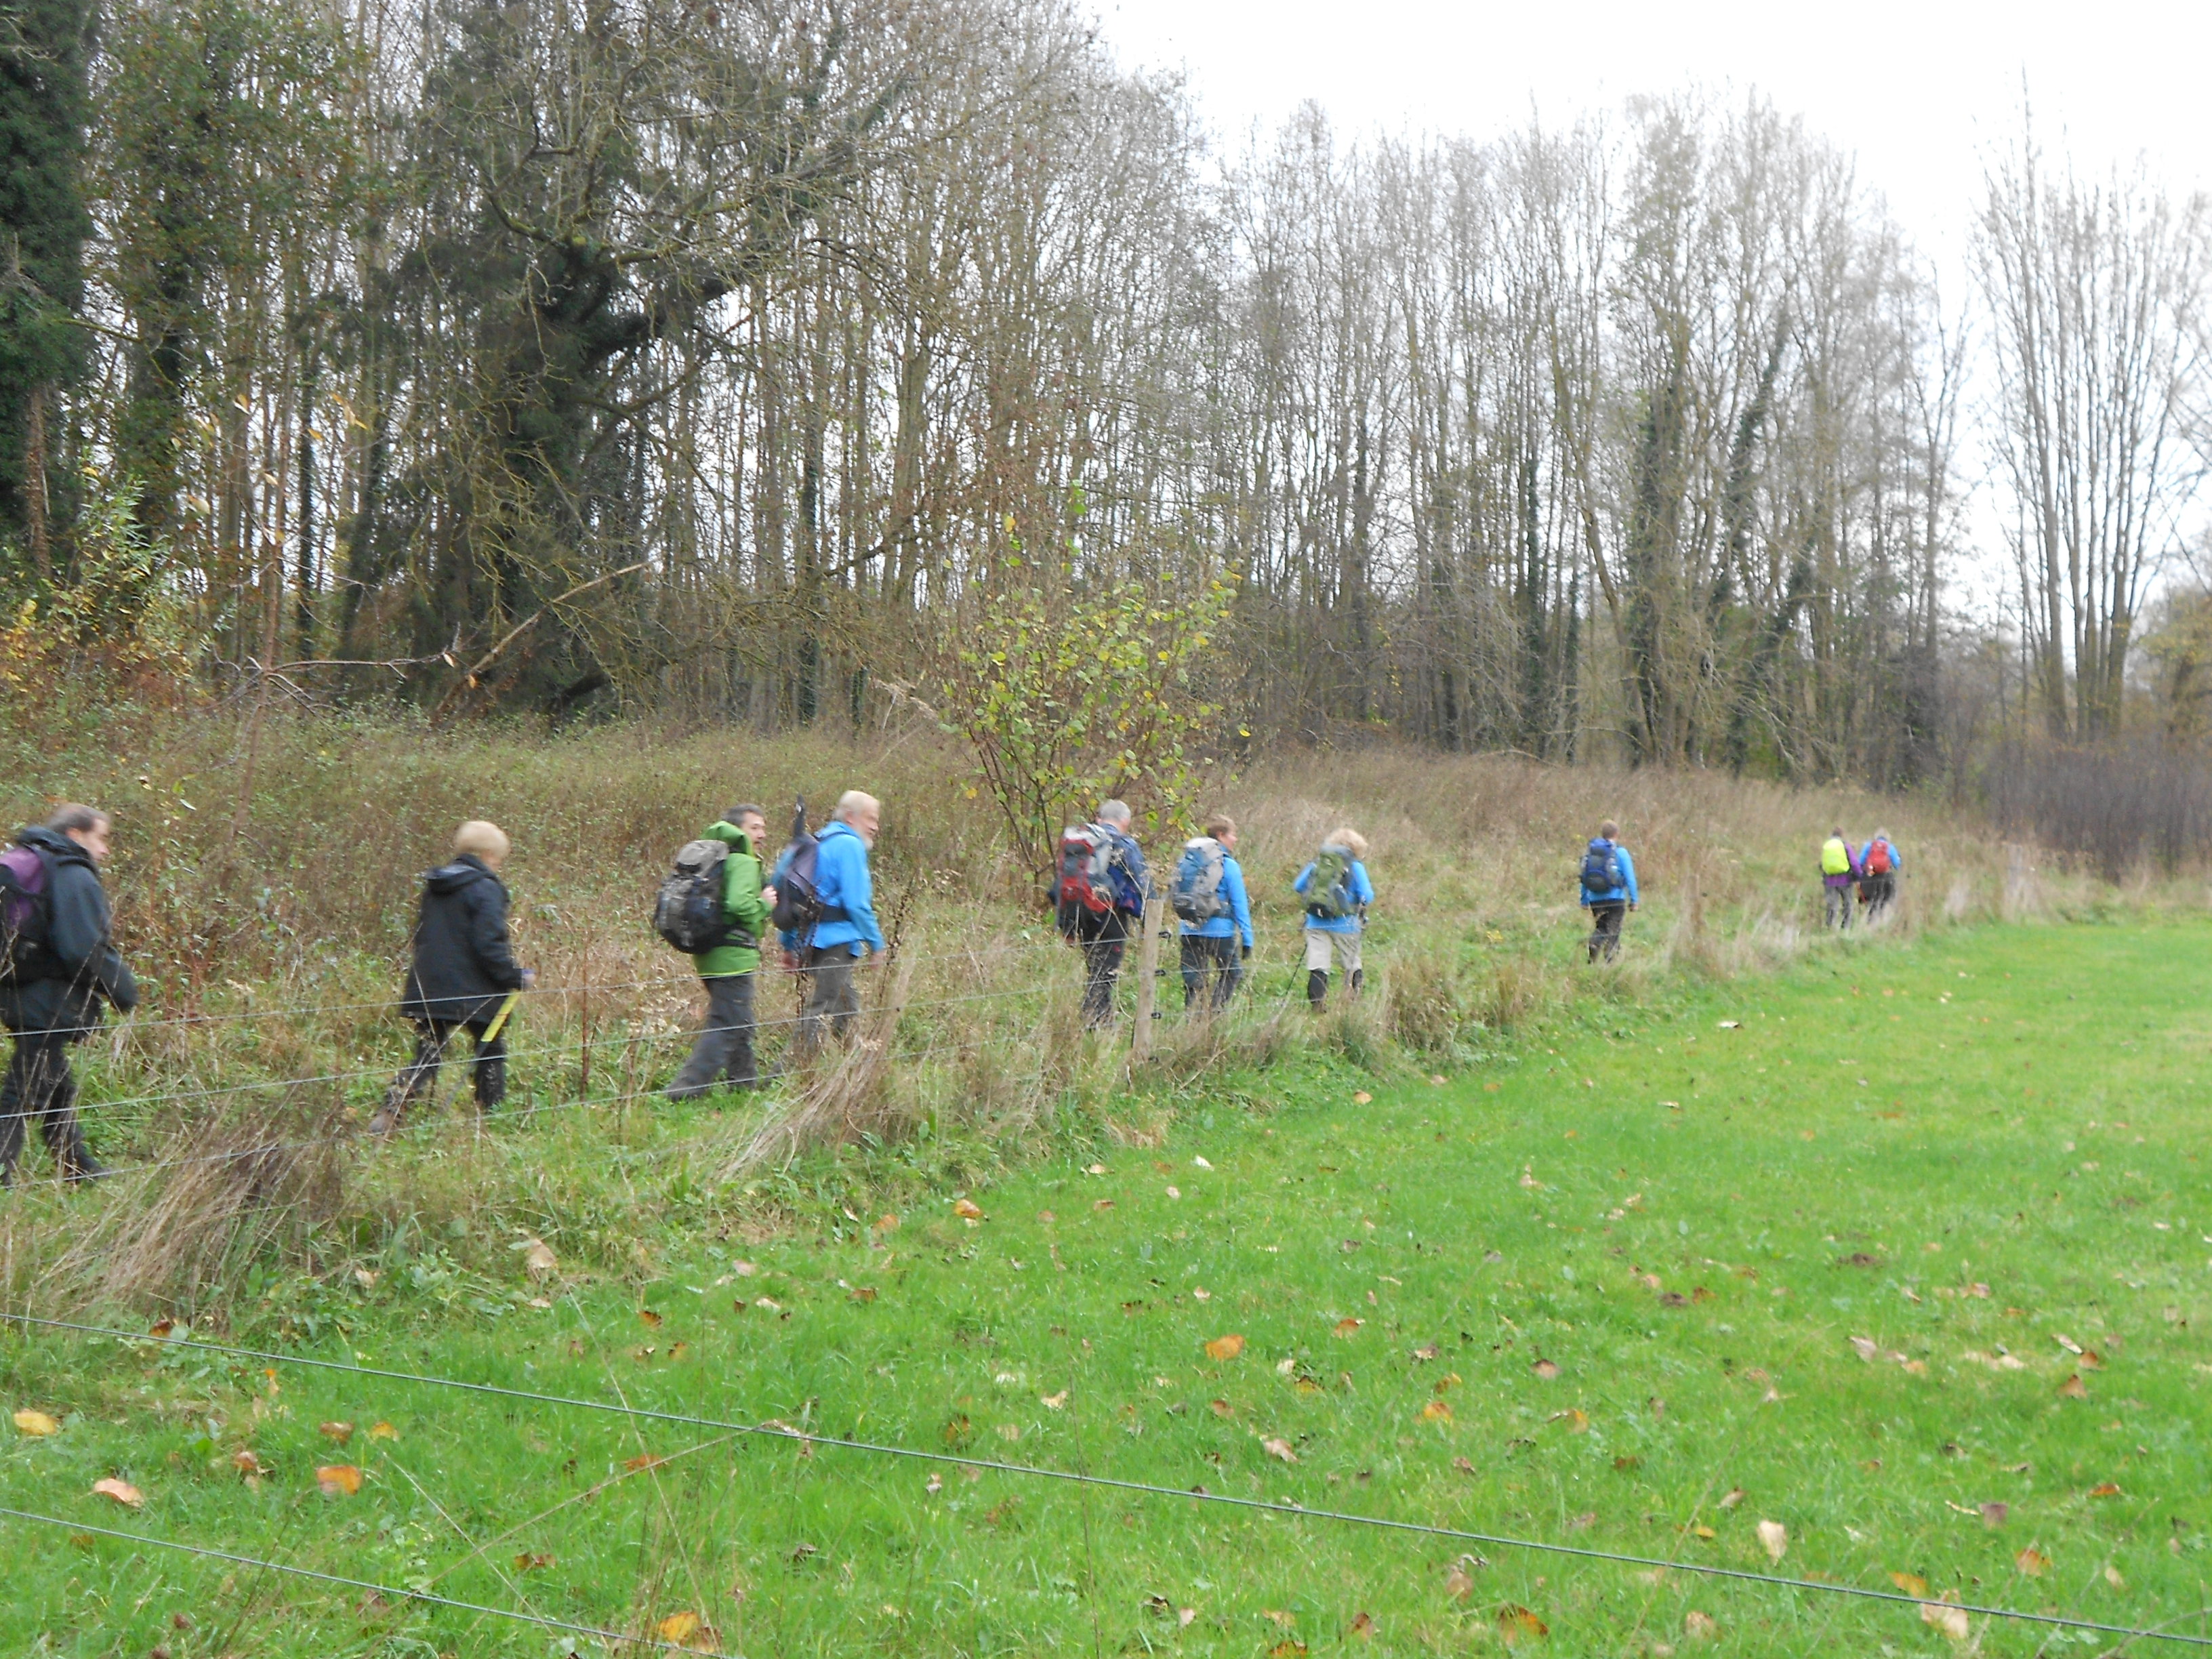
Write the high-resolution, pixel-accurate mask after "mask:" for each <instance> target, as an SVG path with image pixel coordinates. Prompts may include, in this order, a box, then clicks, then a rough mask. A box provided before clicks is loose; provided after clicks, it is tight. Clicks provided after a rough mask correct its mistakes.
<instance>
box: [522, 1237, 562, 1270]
mask: <svg viewBox="0 0 2212 1659" xmlns="http://www.w3.org/2000/svg"><path fill="white" fill-rule="evenodd" d="M522 1270H523V1271H524V1272H525V1273H528V1274H529V1275H530V1276H531V1277H532V1279H550V1278H551V1277H552V1276H553V1275H554V1274H555V1273H558V1272H559V1271H560V1270H561V1261H560V1258H559V1257H557V1256H556V1255H554V1254H553V1252H552V1251H551V1250H550V1249H547V1248H546V1247H545V1242H544V1240H543V1239H538V1238H532V1239H526V1240H525V1241H524V1243H523V1246H522Z"/></svg>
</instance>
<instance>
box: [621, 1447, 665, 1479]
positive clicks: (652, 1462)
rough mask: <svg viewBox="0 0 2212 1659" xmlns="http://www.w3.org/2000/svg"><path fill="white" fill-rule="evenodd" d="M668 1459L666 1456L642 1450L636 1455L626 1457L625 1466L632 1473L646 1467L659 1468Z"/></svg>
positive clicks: (637, 1472)
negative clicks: (657, 1455)
mask: <svg viewBox="0 0 2212 1659" xmlns="http://www.w3.org/2000/svg"><path fill="white" fill-rule="evenodd" d="M667 1461H668V1460H667V1459H666V1458H665V1457H656V1456H654V1455H653V1454H652V1453H651V1452H640V1453H639V1454H638V1455H636V1456H635V1457H630V1458H625V1459H624V1460H623V1468H625V1469H627V1470H628V1471H629V1473H630V1474H639V1473H641V1471H643V1470H646V1469H657V1468H659V1467H660V1466H661V1465H662V1464H663V1463H665V1462H667Z"/></svg>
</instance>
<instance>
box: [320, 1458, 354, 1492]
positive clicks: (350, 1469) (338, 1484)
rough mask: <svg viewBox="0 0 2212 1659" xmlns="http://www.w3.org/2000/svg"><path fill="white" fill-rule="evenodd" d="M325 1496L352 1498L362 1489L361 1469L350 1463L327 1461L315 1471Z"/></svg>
mask: <svg viewBox="0 0 2212 1659" xmlns="http://www.w3.org/2000/svg"><path fill="white" fill-rule="evenodd" d="M315 1484H316V1485H317V1486H320V1487H321V1488H322V1489H323V1496H324V1497H325V1498H350V1497H352V1496H353V1495H354V1494H355V1493H356V1492H359V1491H360V1490H361V1471H360V1470H359V1469H357V1468H354V1466H353V1465H352V1464H350V1463H325V1464H324V1465H323V1466H322V1467H321V1468H319V1469H317V1470H316V1471H315Z"/></svg>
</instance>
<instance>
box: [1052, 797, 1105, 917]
mask: <svg viewBox="0 0 2212 1659" xmlns="http://www.w3.org/2000/svg"><path fill="white" fill-rule="evenodd" d="M1113 858H1114V842H1113V841H1112V839H1111V838H1110V837H1109V836H1108V835H1107V834H1106V832H1105V831H1104V830H1103V829H1100V828H1099V827H1098V826H1097V824H1095V823H1079V824H1074V825H1072V826H1071V827H1070V828H1068V829H1066V830H1063V831H1062V832H1061V834H1060V864H1059V867H1060V875H1059V878H1058V879H1057V880H1056V881H1055V882H1054V884H1053V899H1054V906H1055V908H1057V909H1058V911H1059V912H1060V927H1062V928H1063V929H1064V930H1071V931H1072V930H1073V926H1074V923H1075V920H1076V918H1077V917H1078V916H1079V915H1082V914H1083V913H1084V912H1085V911H1088V912H1089V913H1090V914H1091V915H1094V916H1103V915H1105V914H1106V913H1107V912H1108V911H1109V910H1111V909H1112V908H1114V886H1113V882H1112V880H1111V879H1110V878H1109V874H1108V872H1109V869H1110V868H1111V866H1112V864H1113Z"/></svg>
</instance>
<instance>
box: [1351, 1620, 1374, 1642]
mask: <svg viewBox="0 0 2212 1659" xmlns="http://www.w3.org/2000/svg"><path fill="white" fill-rule="evenodd" d="M1352 1634H1353V1635H1354V1636H1357V1637H1359V1638H1363V1639H1366V1640H1372V1639H1373V1638H1374V1635H1375V1621H1374V1620H1372V1619H1370V1618H1369V1617H1368V1616H1367V1615H1366V1614H1365V1613H1358V1614H1356V1615H1355V1616H1354V1617H1353V1619H1352Z"/></svg>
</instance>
